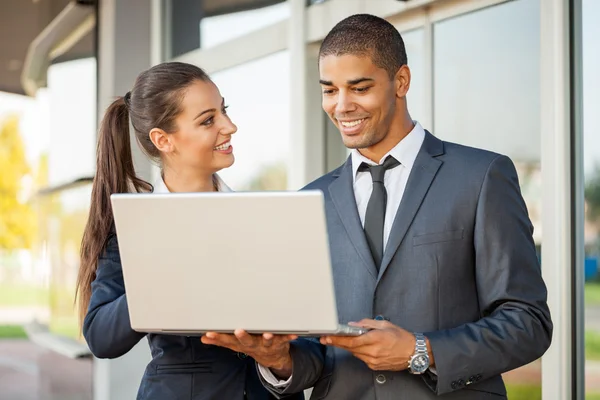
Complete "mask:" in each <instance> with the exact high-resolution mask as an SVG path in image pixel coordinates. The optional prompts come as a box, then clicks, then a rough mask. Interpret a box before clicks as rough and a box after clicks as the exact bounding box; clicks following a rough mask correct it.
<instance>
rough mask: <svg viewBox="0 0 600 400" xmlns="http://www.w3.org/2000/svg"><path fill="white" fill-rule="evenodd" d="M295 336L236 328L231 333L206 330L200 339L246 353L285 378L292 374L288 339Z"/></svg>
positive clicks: (295, 337)
mask: <svg viewBox="0 0 600 400" xmlns="http://www.w3.org/2000/svg"><path fill="white" fill-rule="evenodd" d="M297 338H298V337H297V336H295V335H273V334H272V333H263V334H262V335H250V334H249V333H248V332H246V331H244V330H242V329H237V330H236V331H235V332H234V334H233V335H230V334H225V333H215V332H207V333H206V334H205V335H204V336H202V338H201V339H200V340H201V341H202V343H204V344H212V345H215V346H221V347H227V348H228V349H231V350H233V351H237V352H241V353H245V354H248V355H249V356H250V357H252V358H254V360H255V361H256V362H257V363H259V364H260V365H262V366H263V367H266V368H269V369H271V371H273V373H274V374H275V375H277V376H278V377H279V378H282V379H287V378H289V377H290V376H291V375H292V357H291V356H290V341H292V340H296V339H297Z"/></svg>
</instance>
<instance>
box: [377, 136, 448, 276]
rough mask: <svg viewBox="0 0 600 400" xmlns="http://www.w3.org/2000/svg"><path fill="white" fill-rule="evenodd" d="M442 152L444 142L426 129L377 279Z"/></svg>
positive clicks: (412, 215) (435, 172)
mask: <svg viewBox="0 0 600 400" xmlns="http://www.w3.org/2000/svg"><path fill="white" fill-rule="evenodd" d="M443 153H444V144H443V142H442V141H441V140H439V139H438V138H436V137H435V136H433V135H432V134H431V133H429V132H427V131H425V140H424V141H423V145H422V146H421V149H420V150H419V154H418V155H417V158H416V160H415V163H414V165H413V167H412V170H411V173H410V176H409V178H408V182H407V184H406V189H405V190H404V195H403V196H402V201H401V202H400V206H399V207H398V211H397V212H396V218H394V223H393V224H392V230H391V232H390V236H389V238H388V242H387V245H386V247H385V252H384V254H383V260H382V261H381V267H380V269H379V277H378V278H377V279H378V281H379V280H380V279H381V277H382V276H383V274H384V273H385V270H386V269H387V267H388V266H389V264H390V262H391V261H392V258H393V257H394V254H396V251H397V250H398V247H399V246H400V243H402V240H404V236H406V232H407V231H408V228H409V227H410V225H411V223H412V221H413V220H414V218H415V215H416V214H417V211H418V210H419V207H420V206H421V203H422V202H423V200H424V199H425V195H426V194H427V191H428V190H429V187H430V186H431V183H432V182H433V179H434V178H435V175H436V174H437V171H438V170H439V168H440V167H441V165H442V163H443V162H442V161H441V160H439V159H437V158H435V157H436V156H439V155H441V154H443Z"/></svg>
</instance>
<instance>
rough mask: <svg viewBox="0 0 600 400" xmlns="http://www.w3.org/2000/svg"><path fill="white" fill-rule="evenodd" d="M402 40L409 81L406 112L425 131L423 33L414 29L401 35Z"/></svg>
mask: <svg viewBox="0 0 600 400" xmlns="http://www.w3.org/2000/svg"><path fill="white" fill-rule="evenodd" d="M402 39H404V47H405V48H406V55H407V57H408V66H409V67H410V72H411V78H410V79H411V80H410V89H409V91H408V95H407V96H406V97H407V101H408V110H409V111H410V116H411V117H412V119H413V120H415V121H419V122H420V123H421V125H423V127H424V128H425V129H431V127H429V126H425V125H426V124H425V121H426V120H427V119H428V118H427V116H426V115H425V113H426V112H427V111H426V110H427V103H426V102H427V97H428V96H427V93H426V92H425V91H426V87H425V79H426V78H427V77H426V76H425V58H424V55H425V51H426V49H425V31H424V30H423V29H422V28H420V29H415V30H412V31H408V32H403V33H402Z"/></svg>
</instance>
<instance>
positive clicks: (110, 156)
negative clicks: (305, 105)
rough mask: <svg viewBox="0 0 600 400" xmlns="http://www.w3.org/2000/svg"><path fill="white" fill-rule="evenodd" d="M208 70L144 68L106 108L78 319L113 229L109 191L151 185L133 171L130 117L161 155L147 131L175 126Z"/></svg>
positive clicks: (149, 150)
mask: <svg viewBox="0 0 600 400" xmlns="http://www.w3.org/2000/svg"><path fill="white" fill-rule="evenodd" d="M209 80H210V78H209V77H208V75H207V74H206V73H205V72H204V71H203V70H202V69H201V68H199V67H197V66H195V65H191V64H185V63H179V62H168V63H163V64H159V65H156V66H154V67H152V68H150V69H149V70H147V71H144V72H142V73H141V74H140V75H139V76H138V77H137V79H136V81H135V84H134V85H133V89H132V90H131V92H129V93H127V94H126V95H125V96H124V97H119V98H118V99H117V100H115V101H114V102H113V103H112V104H111V105H110V106H109V107H108V109H107V110H106V113H105V115H104V118H103V119H102V122H101V124H100V130H99V132H98V148H97V160H96V175H95V177H94V182H93V184H92V196H91V204H90V213H89V217H88V221H87V224H86V227H85V230H84V233H83V239H82V241H81V253H80V256H81V262H80V267H79V274H78V276H77V287H76V292H75V294H76V299H77V300H78V303H79V304H78V306H79V322H80V325H83V320H84V318H85V315H86V314H87V309H88V306H89V303H90V297H91V295H92V288H91V285H92V282H93V281H94V279H95V278H96V268H97V263H98V258H99V257H100V255H101V254H102V252H103V251H104V248H105V247H106V244H107V241H108V238H109V236H110V235H111V233H112V232H113V230H114V228H113V214H112V207H111V202H110V195H111V194H113V193H127V192H137V193H139V192H144V191H150V190H152V186H151V185H150V184H149V183H148V182H145V181H144V180H142V179H140V178H138V177H137V176H136V174H135V169H134V165H133V158H132V155H131V141H130V132H129V122H130V120H131V125H132V127H133V130H134V133H135V137H136V140H137V142H138V144H139V145H140V147H141V148H142V150H143V151H144V153H145V154H146V155H147V156H148V157H149V158H150V159H152V160H153V161H155V162H159V161H160V154H159V151H158V149H157V148H156V147H155V146H154V144H153V143H152V141H151V140H150V136H149V133H150V131H151V130H152V129H154V128H159V129H162V130H164V131H165V132H167V133H172V132H175V131H176V129H177V127H176V125H175V118H176V117H177V116H178V115H179V114H180V113H181V112H182V110H181V102H182V100H183V97H184V95H185V90H186V89H187V88H188V87H189V86H190V85H191V84H192V83H194V82H196V81H209Z"/></svg>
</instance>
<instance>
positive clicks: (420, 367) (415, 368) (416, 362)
mask: <svg viewBox="0 0 600 400" xmlns="http://www.w3.org/2000/svg"><path fill="white" fill-rule="evenodd" d="M427 368H429V356H428V355H427V354H418V355H416V356H414V357H413V358H412V359H411V360H410V369H411V370H412V373H413V374H422V373H423V372H425V371H426V370H427Z"/></svg>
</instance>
